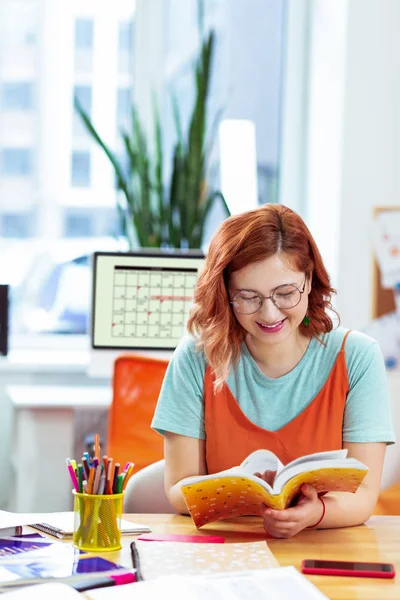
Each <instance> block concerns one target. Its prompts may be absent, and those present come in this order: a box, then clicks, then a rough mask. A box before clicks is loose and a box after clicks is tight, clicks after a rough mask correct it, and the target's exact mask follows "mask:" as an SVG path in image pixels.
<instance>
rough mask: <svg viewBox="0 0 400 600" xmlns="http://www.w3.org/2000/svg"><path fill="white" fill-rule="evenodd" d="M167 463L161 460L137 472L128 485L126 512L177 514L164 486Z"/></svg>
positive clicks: (125, 502)
mask: <svg viewBox="0 0 400 600" xmlns="http://www.w3.org/2000/svg"><path fill="white" fill-rule="evenodd" d="M164 471H165V463H164V461H163V460H159V461H157V462H156V463H153V464H152V465H149V466H148V467H145V468H144V469H142V470H141V471H140V472H139V473H135V474H134V475H133V477H131V478H130V480H129V482H128V485H127V486H126V491H125V499H124V512H126V513H151V514H156V513H163V514H165V513H166V514H176V513H177V512H178V511H177V510H176V509H175V508H174V507H173V506H172V504H171V503H170V501H169V500H168V497H167V494H166V491H165V487H164Z"/></svg>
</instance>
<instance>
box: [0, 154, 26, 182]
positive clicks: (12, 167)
mask: <svg viewBox="0 0 400 600" xmlns="http://www.w3.org/2000/svg"><path fill="white" fill-rule="evenodd" d="M0 171H1V173H2V174H3V175H5V176H8V177H26V176H27V175H31V174H32V172H33V157H32V150H31V149H30V148H3V149H2V150H1V151H0Z"/></svg>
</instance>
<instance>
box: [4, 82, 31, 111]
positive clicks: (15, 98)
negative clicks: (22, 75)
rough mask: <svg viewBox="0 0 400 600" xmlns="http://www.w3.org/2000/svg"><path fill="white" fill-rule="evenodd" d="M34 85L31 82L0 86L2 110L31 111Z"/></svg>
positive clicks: (9, 83) (10, 83) (6, 83)
mask: <svg viewBox="0 0 400 600" xmlns="http://www.w3.org/2000/svg"><path fill="white" fill-rule="evenodd" d="M33 93H34V84H33V82H31V81H17V82H4V84H3V85H2V86H1V100H0V106H1V109H2V110H32V109H33V107H34V98H33Z"/></svg>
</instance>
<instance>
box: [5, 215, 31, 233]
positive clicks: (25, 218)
mask: <svg viewBox="0 0 400 600" xmlns="http://www.w3.org/2000/svg"><path fill="white" fill-rule="evenodd" d="M33 224H34V222H33V221H32V215H31V214H26V213H19V214H11V213H5V214H2V215H1V218H0V235H1V237H4V238H16V239H21V238H29V237H31V236H32V235H33V231H34V226H33Z"/></svg>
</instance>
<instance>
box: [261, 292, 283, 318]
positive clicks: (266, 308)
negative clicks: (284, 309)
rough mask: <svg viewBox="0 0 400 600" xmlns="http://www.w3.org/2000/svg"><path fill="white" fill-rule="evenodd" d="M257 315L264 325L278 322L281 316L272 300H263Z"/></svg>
mask: <svg viewBox="0 0 400 600" xmlns="http://www.w3.org/2000/svg"><path fill="white" fill-rule="evenodd" d="M258 314H259V315H260V317H261V318H262V320H263V321H265V322H266V323H274V322H275V321H279V320H280V318H281V316H282V313H281V311H280V310H279V308H278V307H277V306H276V305H275V304H274V303H273V301H272V298H264V300H263V303H262V306H261V308H260V310H259V313H258Z"/></svg>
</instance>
